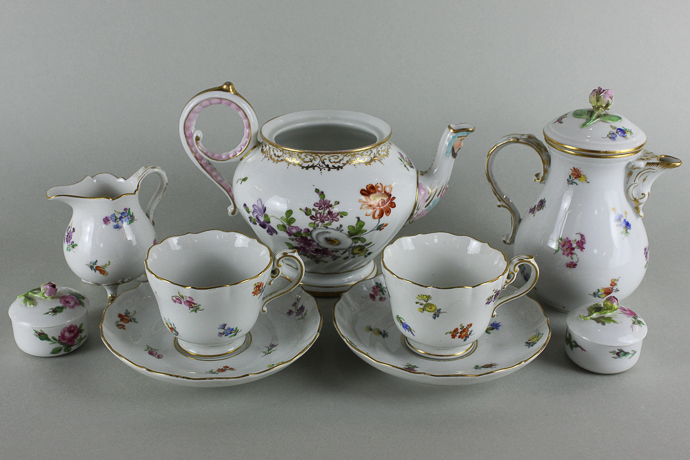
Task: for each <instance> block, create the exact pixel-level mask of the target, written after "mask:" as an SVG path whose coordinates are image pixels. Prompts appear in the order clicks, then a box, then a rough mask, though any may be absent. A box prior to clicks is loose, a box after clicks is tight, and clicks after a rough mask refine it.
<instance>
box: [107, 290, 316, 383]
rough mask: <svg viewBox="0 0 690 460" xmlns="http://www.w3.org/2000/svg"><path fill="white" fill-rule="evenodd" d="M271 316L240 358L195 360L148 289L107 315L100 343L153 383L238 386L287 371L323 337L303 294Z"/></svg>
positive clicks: (276, 306)
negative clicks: (171, 330) (181, 347)
mask: <svg viewBox="0 0 690 460" xmlns="http://www.w3.org/2000/svg"><path fill="white" fill-rule="evenodd" d="M281 282H282V283H283V284H286V281H284V280H282V279H281ZM267 310H268V312H267V313H266V314H265V315H260V316H259V319H258V321H257V323H256V324H255V325H254V327H253V328H252V330H251V332H250V334H249V336H250V340H251V342H250V343H249V345H248V347H246V348H244V347H243V348H242V350H243V351H241V353H239V354H234V355H231V356H227V357H224V358H220V359H192V358H190V357H189V355H186V354H184V352H182V351H180V350H179V348H177V347H176V346H175V341H174V337H173V336H172V335H171V334H170V333H169V331H168V329H167V327H166V326H165V324H164V323H163V320H161V317H160V314H159V313H158V307H157V305H156V299H155V297H154V295H153V292H152V291H151V288H150V286H149V285H147V284H142V285H141V286H139V287H137V288H136V289H133V290H131V291H127V292H124V293H123V294H122V295H121V296H120V297H118V299H117V300H116V301H115V302H114V303H113V304H112V305H110V306H108V307H107V308H106V309H105V311H104V312H103V320H102V322H101V339H102V340H103V342H104V343H105V345H106V346H107V347H108V349H109V350H110V351H111V352H112V353H113V354H114V355H115V356H117V357H118V358H119V359H120V360H121V361H122V362H124V363H125V364H127V365H128V366H129V367H131V368H132V369H134V370H136V371H137V372H139V373H141V374H144V375H146V376H149V377H152V378H154V379H157V380H161V381H164V382H172V383H176V384H180V385H187V386H196V387H222V386H231V385H239V384H243V383H248V382H253V381H255V380H258V379H261V378H264V377H267V376H269V375H271V374H274V373H276V372H278V371H280V370H282V369H285V368H286V367H287V366H289V365H290V364H291V363H293V362H294V361H295V360H296V359H298V358H299V357H300V356H302V355H303V354H304V353H305V352H306V351H307V350H308V349H309V348H310V347H311V345H312V344H313V343H314V341H315V340H316V338H317V337H318V336H319V332H320V330H321V324H322V316H321V312H320V311H319V307H318V304H317V303H316V301H315V300H314V298H313V297H312V296H310V295H309V294H306V293H305V292H303V291H302V290H301V289H297V290H295V291H293V292H291V293H290V294H287V295H284V296H281V297H278V298H277V299H275V300H273V301H271V302H270V303H269V304H268V307H267ZM245 346H246V345H245Z"/></svg>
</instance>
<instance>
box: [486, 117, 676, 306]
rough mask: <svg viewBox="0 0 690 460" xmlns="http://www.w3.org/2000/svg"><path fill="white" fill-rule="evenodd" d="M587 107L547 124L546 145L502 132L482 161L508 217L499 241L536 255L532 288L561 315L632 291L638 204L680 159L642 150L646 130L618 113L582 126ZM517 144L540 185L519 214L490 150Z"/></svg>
mask: <svg viewBox="0 0 690 460" xmlns="http://www.w3.org/2000/svg"><path fill="white" fill-rule="evenodd" d="M586 112H587V113H588V111H587V110H586V109H580V110H576V111H572V112H568V113H566V114H565V115H562V116H560V117H558V118H556V119H554V120H553V121H552V122H550V123H549V124H548V125H546V127H545V128H544V136H545V139H546V143H547V145H548V147H547V145H544V144H543V143H542V142H541V141H539V140H538V139H537V138H536V137H534V136H531V135H525V134H513V135H509V136H505V137H504V138H502V139H501V140H500V141H499V142H498V143H497V144H496V145H495V146H494V147H493V148H492V149H491V150H490V152H489V155H488V159H487V165H486V172H487V177H488V178H489V181H490V182H491V185H492V187H493V191H494V194H495V195H496V197H497V198H498V199H499V206H500V207H504V208H506V209H508V210H509V212H510V214H511V219H512V231H511V233H509V234H508V235H506V236H505V238H504V241H505V242H506V243H513V242H514V250H515V253H516V254H532V255H533V256H534V258H535V259H536V261H537V263H538V264H539V268H540V269H541V277H540V279H539V282H538V283H537V286H536V287H535V293H536V294H537V296H538V297H539V298H540V299H541V300H543V301H544V302H545V303H547V304H548V305H550V306H552V307H554V308H555V309H557V310H560V311H565V312H567V311H570V310H572V309H574V308H577V307H579V306H580V305H583V304H586V303H588V302H592V301H595V300H596V299H603V297H602V296H604V297H605V296H606V295H610V294H612V293H613V294H615V295H616V296H617V297H618V298H619V299H621V300H622V299H625V298H626V297H628V296H629V295H630V294H632V293H633V292H634V291H635V289H637V287H638V286H639V285H640V283H641V281H642V279H643V277H644V275H645V272H646V270H647V264H648V262H649V256H650V248H649V241H648V239H647V232H646V231H645V227H644V225H643V223H642V217H643V215H644V213H643V212H642V207H643V205H644V203H645V202H646V200H647V198H648V197H649V191H650V187H651V185H652V183H653V182H654V181H655V180H656V179H657V177H659V175H660V174H661V173H663V172H664V171H667V170H669V169H673V168H675V167H678V166H680V164H681V161H680V160H679V159H677V158H675V157H671V156H666V155H657V154H654V153H651V152H647V151H645V150H643V149H642V147H643V145H644V144H645V142H646V139H647V138H646V136H645V134H644V133H643V132H642V131H641V130H640V129H639V128H638V127H637V126H636V125H634V124H632V123H631V122H630V121H629V120H628V119H626V118H624V117H622V116H620V115H617V114H614V113H609V112H604V113H602V114H601V115H600V116H601V117H603V118H598V119H596V121H593V122H592V123H591V124H590V125H589V126H586V127H582V125H583V124H584V123H585V122H586V121H587V120H586V119H584V118H581V116H583V114H584V113H586ZM589 112H592V110H589ZM578 114H579V116H580V117H578V116H576V115H578ZM515 143H518V144H524V145H528V146H530V147H532V148H533V149H534V150H535V151H536V152H537V153H538V154H539V156H540V159H541V161H542V165H543V171H542V172H541V173H540V174H537V176H536V180H537V181H539V182H541V183H543V184H544V185H543V188H542V189H541V191H540V193H539V195H538V196H537V197H536V198H535V199H534V200H533V201H532V203H531V204H530V206H529V208H528V209H527V210H525V211H524V212H523V213H522V214H521V213H520V212H519V211H518V209H517V207H516V206H515V204H514V203H513V202H512V201H511V200H510V198H508V196H507V195H506V194H505V193H504V192H503V191H502V190H501V188H500V186H499V185H498V184H497V183H496V180H495V177H494V170H495V159H496V157H497V156H496V155H495V153H496V152H498V151H499V150H501V149H502V148H504V147H506V146H508V145H511V144H515ZM604 291H608V292H606V293H605V292H604Z"/></svg>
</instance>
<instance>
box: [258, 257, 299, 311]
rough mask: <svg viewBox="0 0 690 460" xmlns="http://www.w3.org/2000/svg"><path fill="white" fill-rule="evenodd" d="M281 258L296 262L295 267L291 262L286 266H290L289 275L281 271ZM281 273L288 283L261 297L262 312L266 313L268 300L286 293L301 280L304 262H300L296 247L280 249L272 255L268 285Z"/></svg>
mask: <svg viewBox="0 0 690 460" xmlns="http://www.w3.org/2000/svg"><path fill="white" fill-rule="evenodd" d="M283 259H290V260H291V261H294V263H295V264H296V267H295V266H293V265H292V264H288V268H290V276H288V275H286V274H284V273H283V271H284V269H283V268H281V267H282V266H283V263H284V261H283ZM294 270H296V272H297V273H296V274H293V271H294ZM281 275H283V276H284V277H285V278H287V279H288V281H289V282H290V283H289V284H288V285H287V286H284V287H281V288H278V289H276V290H275V291H273V292H271V293H268V294H267V295H266V296H265V297H264V298H263V303H262V305H261V311H262V312H264V313H266V304H267V303H268V302H270V301H271V300H273V299H275V298H276V297H278V296H281V295H283V294H287V293H288V292H290V291H292V290H293V289H295V288H296V287H297V286H299V283H301V282H302V278H304V262H302V259H300V257H299V256H298V255H297V250H296V249H283V250H282V251H278V252H277V253H276V255H275V256H274V257H273V269H272V270H271V280H270V281H269V282H268V286H271V285H272V284H273V282H274V281H275V280H276V279H278V278H279V277H280V276H281Z"/></svg>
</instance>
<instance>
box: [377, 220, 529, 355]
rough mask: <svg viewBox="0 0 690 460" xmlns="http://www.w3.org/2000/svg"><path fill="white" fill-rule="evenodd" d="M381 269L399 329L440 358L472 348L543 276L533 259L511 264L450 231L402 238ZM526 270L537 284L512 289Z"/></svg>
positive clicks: (388, 251) (414, 344) (388, 252)
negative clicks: (499, 310)
mask: <svg viewBox="0 0 690 460" xmlns="http://www.w3.org/2000/svg"><path fill="white" fill-rule="evenodd" d="M381 265H382V270H383V277H384V282H383V284H382V287H383V288H385V289H386V290H387V291H388V293H389V295H390V303H391V307H392V314H393V318H395V324H396V327H397V328H398V329H399V331H400V333H402V334H403V335H404V336H405V340H406V341H407V343H408V344H409V345H410V346H411V348H412V349H414V350H416V351H417V352H418V353H421V354H423V355H425V356H428V357H434V358H454V357H457V356H458V355H459V354H462V353H467V352H468V351H469V350H471V347H472V346H473V343H474V342H475V341H476V340H477V339H479V338H480V337H481V336H482V334H484V331H485V329H486V328H487V326H488V325H489V322H490V321H491V319H492V316H493V315H494V314H495V312H496V309H497V308H498V307H499V306H501V305H503V304H505V303H506V302H509V301H511V300H513V299H515V298H516V297H519V296H522V295H525V294H526V293H527V292H529V291H530V289H532V287H533V286H534V284H535V282H536V281H537V279H538V275H539V269H538V268H537V266H536V264H535V263H534V260H533V259H532V258H531V257H529V256H516V257H514V258H513V259H512V260H510V261H508V260H507V259H506V256H505V255H504V254H503V253H502V252H501V251H499V250H497V249H494V248H492V247H491V246H490V245H488V244H487V243H483V242H481V241H478V240H476V239H474V238H471V237H469V236H458V235H453V234H450V233H429V234H420V235H415V236H410V237H401V238H398V239H397V240H395V241H394V242H393V243H391V244H390V245H388V246H387V247H386V248H385V249H384V251H383V258H382V263H381ZM525 267H529V270H530V273H531V275H532V279H531V281H530V282H528V283H525V284H524V285H523V286H522V287H520V289H518V290H516V291H510V292H508V291H506V287H507V286H508V285H509V284H511V283H512V282H513V281H514V280H515V279H516V278H517V274H518V270H519V269H520V268H525Z"/></svg>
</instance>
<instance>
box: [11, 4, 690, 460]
mask: <svg viewBox="0 0 690 460" xmlns="http://www.w3.org/2000/svg"><path fill="white" fill-rule="evenodd" d="M0 11H1V13H0V44H1V45H2V46H0V88H1V91H2V96H1V97H0V101H1V105H0V130H1V131H2V139H3V141H2V143H0V152H1V153H2V159H3V164H2V166H1V167H0V187H1V191H2V196H3V204H2V213H0V243H1V245H2V246H1V249H2V256H1V257H2V259H1V260H2V277H1V278H0V304H2V305H4V306H5V307H3V308H7V307H9V305H10V303H11V302H12V301H13V299H14V298H15V297H16V296H17V295H18V294H21V293H23V292H26V291H27V290H29V289H31V288H33V287H35V286H38V285H39V284H41V283H43V282H46V281H48V280H52V281H54V282H56V283H57V284H59V285H67V286H72V287H74V288H77V289H79V290H81V291H82V292H84V293H85V294H86V295H87V296H89V297H90V298H91V300H92V306H91V311H90V314H89V322H90V326H91V332H92V336H91V338H90V339H89V340H88V341H87V342H86V343H85V345H84V346H83V347H82V348H81V349H80V350H78V351H76V352H75V353H73V354H70V355H68V356H65V357H62V358H57V359H39V358H34V357H30V356H28V355H25V354H24V353H22V352H21V351H20V350H19V349H18V348H17V347H16V346H15V344H14V340H13V338H12V331H11V325H10V320H9V318H8V317H7V316H6V314H2V315H0V407H2V411H1V414H0V445H2V449H1V451H0V457H2V458H3V459H4V458H7V459H17V458H23V459H26V458H41V459H46V458H70V459H77V458H89V459H90V458H95V457H96V456H100V457H102V458H108V459H118V458H123V459H125V458H126V459H129V458H143V457H146V458H168V459H173V458H175V459H177V458H179V459H187V458H191V457H192V456H194V457H195V458H199V457H210V456H212V455H214V456H223V457H227V458H240V457H254V458H269V457H272V458H281V459H283V458H285V459H288V458H297V459H302V458H303V459H307V458H365V457H366V458H378V459H384V458H414V457H426V458H440V457H441V456H445V457H453V458H462V457H470V456H472V457H479V458H530V459H537V458H545V459H549V458H574V457H576V456H577V457H581V458H643V457H650V456H654V457H657V458H678V457H679V456H682V455H686V454H687V451H688V447H690V443H689V441H688V434H690V433H689V431H688V428H687V414H688V412H689V411H690V397H688V392H687V390H688V383H687V382H688V378H689V377H690V369H689V366H688V358H687V356H688V352H687V346H688V345H687V344H688V342H687V334H686V330H685V320H686V318H687V304H688V301H687V298H686V297H685V294H686V291H685V289H686V288H687V285H688V268H689V267H688V265H689V264H688V259H687V257H688V252H689V251H688V250H689V246H690V243H688V238H687V228H688V225H689V224H690V218H689V217H688V204H687V198H688V196H687V190H688V187H687V181H688V178H689V177H690V173H689V171H690V161H688V160H690V157H689V156H688V153H687V144H688V141H687V132H688V129H687V127H686V126H685V122H686V121H687V113H688V110H687V105H688V102H689V101H690V84H689V81H688V72H689V71H690V65H689V64H688V62H690V60H689V59H688V58H689V52H690V28H689V27H688V23H687V18H688V17H690V4H689V3H688V2H685V1H667V2H663V3H655V2H648V1H627V2H599V1H579V2H559V1H549V2H546V1H541V2H540V1H520V2H507V1H506V2H499V1H457V0H456V1H443V2H442V1H428V2H418V1H397V2H389V1H378V2H367V1H343V2H327V1H292V2H278V1H273V2H271V1H265V0H254V1H235V2H230V1H217V2H211V1H198V2H189V1H148V2H133V1H132V2H123V1H118V2H87V1H83V2H80V1H60V2H56V1H44V2H39V1H26V2H21V3H20V2H9V1H4V2H1V3H0ZM226 80H232V81H233V83H235V85H236V87H237V88H238V90H239V91H240V92H241V93H242V95H243V96H245V97H246V98H247V99H248V100H249V101H250V102H251V104H252V105H253V107H254V108H255V110H256V112H257V114H258V116H259V121H260V122H265V121H267V120H269V119H271V118H273V117H275V116H278V115H281V114H284V113H287V112H292V111H298V110H305V109H320V108H321V109H328V108H339V109H347V110H355V111H361V112H366V113H370V114H372V115H375V116H377V117H380V118H382V119H383V120H385V121H387V122H388V123H389V124H390V125H391V127H392V129H393V140H394V141H395V143H396V144H397V145H398V146H400V147H401V148H402V149H403V150H404V151H405V152H406V153H407V154H408V155H409V156H410V158H411V159H412V160H413V161H414V162H415V164H416V165H417V166H418V167H420V168H422V169H426V167H428V166H429V164H430V162H431V156H432V154H433V152H434V151H435V148H436V145H437V143H438V137H439V135H440V134H441V132H442V130H443V129H444V127H445V126H446V125H447V124H448V123H451V122H461V121H466V122H471V123H473V124H474V125H475V126H476V128H477V131H476V133H475V134H473V135H472V136H471V137H470V138H469V139H468V140H467V141H466V143H465V148H464V149H463V150H462V152H461V155H460V157H459V158H458V161H457V164H456V165H455V170H454V175H453V178H452V180H451V187H450V190H449V191H448V193H447V195H446V196H445V197H444V199H443V200H442V201H441V202H440V204H439V205H438V206H437V207H436V209H434V211H433V212H432V213H431V214H430V215H429V216H427V217H426V218H425V219H423V220H421V221H419V222H418V223H415V224H414V225H411V226H408V227H405V228H404V229H403V232H402V233H403V234H414V233H419V232H431V231H441V230H445V231H451V232H453V233H460V234H470V235H473V236H475V237H478V238H480V239H483V240H485V241H488V242H490V243H491V244H492V245H493V246H495V247H498V248H501V249H503V250H506V251H507V252H510V251H511V248H510V247H506V246H505V245H503V244H502V243H501V236H502V235H503V234H504V233H506V232H507V231H508V229H509V225H510V220H509V216H508V213H507V212H505V211H504V210H500V209H497V208H496V206H495V199H494V197H493V195H492V193H491V190H490V187H489V186H488V184H487V183H486V180H485V177H484V172H483V171H484V162H485V157H486V152H487V151H488V150H489V148H490V147H491V146H492V145H493V143H494V142H495V141H496V140H497V139H498V138H499V137H501V136H503V135H505V134H509V133H513V132H521V133H534V134H537V135H538V136H541V130H542V127H543V126H544V124H545V123H547V122H548V121H549V120H551V119H552V118H553V117H555V116H557V115H559V114H561V113H564V112H565V111H568V110H572V109H575V108H580V107H584V106H586V105H587V96H588V94H589V92H590V91H591V90H592V88H595V87H597V86H602V87H605V88H613V89H614V90H615V91H616V93H615V94H616V96H615V97H616V102H615V110H616V111H618V112H620V113H623V114H625V115H626V116H627V117H628V118H630V119H631V120H633V121H634V122H635V123H636V124H637V125H638V126H640V127H641V128H642V129H643V130H644V131H645V132H646V134H647V136H648V139H649V140H648V143H647V146H648V148H649V149H651V150H653V151H655V152H658V153H666V154H670V155H675V156H677V157H680V158H681V159H682V160H683V161H685V162H686V164H685V165H684V166H683V167H682V168H680V169H678V170H675V171H672V172H669V173H668V174H666V175H665V176H663V177H662V178H661V179H659V181H658V182H657V183H656V184H655V185H654V188H653V194H652V196H651V198H650V200H649V201H648V202H647V204H646V206H645V209H644V210H645V219H644V221H645V225H646V228H647V231H648V233H649V237H650V246H651V254H652V255H651V260H650V266H649V270H648V272H647V276H646V278H645V280H644V282H643V283H642V285H641V286H640V288H639V289H638V290H637V291H636V292H635V293H634V295H632V296H631V297H630V298H628V299H627V300H626V302H625V304H626V305H627V306H629V307H630V308H632V309H634V310H636V311H637V312H638V313H639V314H641V315H642V316H643V317H644V318H645V320H646V321H647V322H648V324H649V325H650V333H649V336H648V338H647V339H646V341H645V349H644V351H643V353H642V355H641V358H640V361H639V363H638V365H637V366H636V367H635V368H633V369H632V370H631V371H630V372H627V373H624V374H620V375H615V376H600V375H594V374H590V373H588V372H586V371H583V370H580V369H579V368H577V367H575V366H574V365H573V364H572V363H570V362H569V361H568V359H567V357H566V355H565V352H564V350H563V345H562V335H563V331H564V322H565V316H564V315H562V314H558V313H555V312H553V311H548V312H547V313H548V315H549V316H550V317H551V318H552V328H553V336H552V340H551V343H550V344H549V346H548V347H547V349H546V350H545V351H544V353H543V354H542V355H541V356H540V357H539V358H538V359H537V360H536V361H534V362H533V363H531V364H530V365H528V366H527V367H525V368H524V369H521V370H520V371H518V372H517V373H515V374H512V375H510V376H508V377H506V378H503V379H499V380H496V381H493V382H489V383H486V384H479V385H475V386H470V387H450V388H437V387H433V386H427V385H422V384H416V383H412V382H407V381H401V380H398V379H396V378H394V377H391V376H388V375H386V374H383V373H381V372H379V371H377V370H375V369H374V368H372V367H370V366H369V365H367V364H366V363H364V362H363V361H361V360H360V359H359V358H357V357H356V356H355V355H354V354H352V353H351V352H350V351H349V350H348V349H347V347H346V346H345V344H344V343H342V342H341V341H340V339H339V337H338V336H337V334H336V332H335V330H334V327H333V324H332V320H331V318H332V314H331V312H332V307H333V303H334V302H333V301H331V300H325V301H320V307H321V310H322V312H323V315H324V324H323V329H322V333H321V337H320V338H319V339H318V340H317V342H316V343H315V345H314V346H313V348H312V349H311V350H310V351H309V352H308V353H307V354H306V355H305V356H304V357H302V358H301V359H300V360H298V361H297V362H296V363H294V364H293V365H292V366H290V367H288V368H287V369H285V370H284V371H282V372H280V373H278V374H276V375H274V376H271V377H269V378H266V379H264V380H261V381H259V382H256V383H254V384H250V385H243V386H238V387H230V388H221V389H213V390H207V389H195V388H185V387H179V386H174V385H169V384H164V383H161V382H158V381H155V380H152V379H150V378H147V377H145V376H143V375H140V374H138V373H136V372H134V371H132V370H130V369H129V368H127V367H125V366H124V365H123V364H122V363H120V362H119V361H118V360H117V359H116V358H115V357H114V356H112V355H111V354H110V353H109V352H108V350H107V349H106V348H105V346H104V345H103V344H102V342H101V341H100V338H99V336H98V333H97V331H98V329H97V327H98V324H99V321H100V315H101V312H102V310H103V308H104V306H105V296H104V293H103V291H102V290H101V289H100V288H95V287H91V286H87V285H85V284H83V283H82V282H81V281H80V280H79V279H77V278H76V276H75V275H74V274H72V273H71V272H70V271H69V269H68V268H67V265H66V264H65V262H64V259H63V256H62V254H61V250H60V244H59V241H60V239H61V237H62V235H63V231H64V227H65V225H66V224H67V223H68V222H69V219H70V215H71V210H70V209H69V207H68V206H67V205H64V204H61V203H52V202H49V201H48V200H47V199H46V197H45V191H46V190H47V189H48V188H49V187H50V186H52V185H65V184H70V183H73V182H76V181H78V180H80V179H81V178H83V177H84V176H85V175H87V174H94V173H98V172H104V171H107V172H111V173H113V174H116V175H119V176H126V177H128V176H129V175H131V174H132V173H133V172H134V171H135V170H136V169H137V168H138V167H139V166H141V165H144V164H156V165H159V166H161V167H162V168H163V169H164V170H165V171H167V173H168V176H169V179H170V186H169V187H168V191H167V193H166V195H165V196H164V197H163V200H162V201H161V203H160V205H159V207H158V209H157V211H156V214H157V219H156V222H157V231H158V235H159V239H160V237H164V236H168V235H173V234H179V233H185V232H189V231H201V230H204V229H208V228H219V229H227V230H239V231H243V232H247V233H250V230H249V228H248V226H247V225H246V224H245V223H244V221H242V220H241V219H240V218H239V217H236V218H230V217H228V216H227V215H226V214H225V208H226V207H227V203H226V201H225V199H224V197H223V196H222V195H221V193H220V192H219V191H218V190H217V189H216V187H215V186H214V185H213V184H212V183H211V182H210V181H208V180H206V179H205V178H204V177H202V175H201V174H200V172H199V171H198V170H197V169H196V168H195V167H194V166H193V165H192V163H191V162H190V161H189V160H188V159H187V157H186V155H185V154H184V151H183V149H182V146H181V144H180V141H179V136H178V131H177V129H178V128H177V126H178V117H179V115H180V112H181V110H182V108H183V106H184V105H185V103H186V102H187V101H188V100H189V99H190V98H191V97H192V96H193V95H194V94H196V93H197V92H199V91H201V90H204V89H206V88H209V87H212V86H217V85H219V84H221V83H223V82H224V81H226ZM215 113H216V114H217V118H215V119H214V117H213V116H208V117H206V116H204V119H203V120H202V121H203V122H204V123H206V126H207V127H206V129H205V131H206V137H205V138H204V142H205V143H206V144H207V145H208V146H210V147H212V148H213V147H214V146H217V147H218V148H219V149H220V148H222V147H225V146H229V143H230V142H231V141H232V140H233V139H236V134H237V132H238V129H239V128H238V127H237V123H238V121H237V119H236V117H234V116H232V115H230V114H227V113H226V112H223V111H216V112H215ZM226 124H227V125H229V126H231V128H230V129H229V131H228V132H225V131H224V127H225V125H226ZM233 136H234V137H233ZM500 163H501V166H500V169H501V171H500V174H499V179H500V180H501V181H502V183H503V184H504V185H503V187H504V190H506V191H507V192H508V193H509V194H510V195H511V196H512V197H513V198H514V199H515V201H516V202H517V203H518V205H519V207H520V208H521V209H525V207H526V206H527V204H528V203H530V202H531V201H532V199H533V197H534V196H535V195H536V193H537V189H536V187H539V186H538V185H535V184H533V183H532V177H533V174H534V173H536V172H538V171H539V170H540V164H539V162H538V159H537V157H536V155H534V152H533V151H531V150H529V149H526V148H520V147H515V148H514V149H513V151H512V152H511V153H510V154H504V155H502V158H501V159H500ZM232 170H233V167H232V166H229V167H227V168H225V169H224V171H225V172H226V173H227V174H229V175H230V174H232ZM152 182H155V181H152ZM151 190H152V185H149V186H147V187H145V190H144V194H145V195H146V193H149V194H150V193H151ZM5 311H6V310H5ZM576 452H577V454H576Z"/></svg>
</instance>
